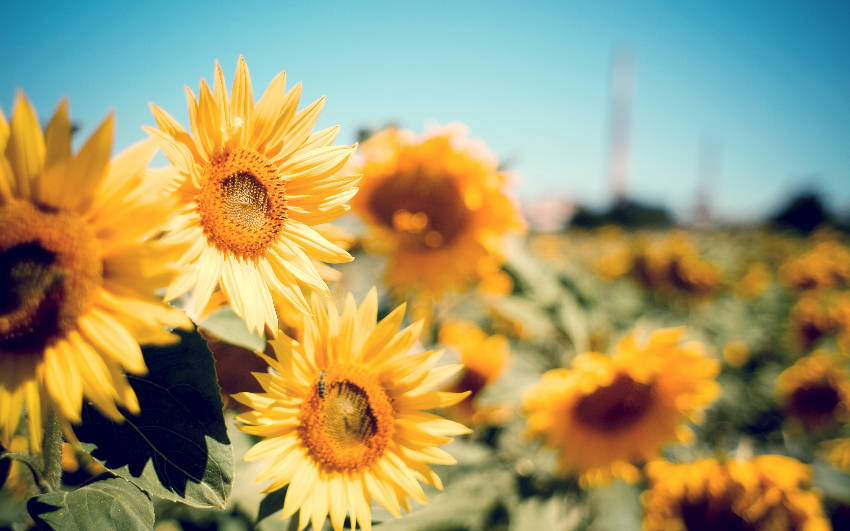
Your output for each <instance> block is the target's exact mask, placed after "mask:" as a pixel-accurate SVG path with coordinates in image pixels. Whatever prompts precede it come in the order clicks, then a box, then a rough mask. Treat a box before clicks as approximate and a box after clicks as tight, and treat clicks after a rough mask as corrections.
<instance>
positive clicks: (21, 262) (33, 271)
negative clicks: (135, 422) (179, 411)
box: [0, 94, 189, 452]
mask: <svg viewBox="0 0 850 531" xmlns="http://www.w3.org/2000/svg"><path fill="white" fill-rule="evenodd" d="M112 124H113V119H112V116H109V117H108V118H106V120H104V121H103V123H102V124H101V125H100V126H99V127H98V129H97V130H96V131H95V132H94V133H93V134H92V136H91V137H90V138H89V139H88V140H87V141H86V142H85V143H84V144H83V146H82V148H81V149H80V151H79V152H77V153H76V154H73V153H72V151H71V124H70V122H69V119H68V105H67V103H66V102H62V103H60V105H59V107H58V109H57V110H56V113H55V114H54V115H53V117H52V118H51V120H50V122H49V123H48V125H47V129H46V131H45V132H44V133H42V131H41V126H40V125H39V121H38V118H37V117H36V114H35V111H34V110H33V108H32V106H31V105H30V103H29V101H27V99H26V98H25V97H24V96H23V95H22V94H21V95H20V96H19V97H18V99H17V101H16V103H15V107H14V110H13V111H12V120H11V123H7V122H6V119H5V117H4V116H3V114H2V113H0V153H3V156H2V157H0V227H2V229H0V442H2V443H3V444H4V445H6V444H7V443H8V442H9V441H10V439H11V437H12V435H13V434H14V433H15V431H16V430H17V428H18V423H19V421H20V419H21V412H22V410H23V408H24V406H26V409H27V412H28V414H27V418H28V419H29V424H28V425H29V438H30V446H31V448H32V449H33V451H35V452H39V451H40V448H41V436H42V426H43V421H44V416H45V415H46V414H47V412H48V411H49V410H51V409H52V410H53V411H55V412H56V414H57V415H58V417H59V419H60V422H61V423H63V424H64V425H67V423H68V422H74V423H78V422H80V420H81V418H80V412H81V409H82V404H83V399H84V398H85V399H86V400H89V401H91V402H92V403H93V404H94V405H95V406H96V407H97V408H98V409H99V410H100V411H101V412H103V413H104V414H105V415H106V416H108V417H109V418H111V419H113V420H115V421H120V420H121V419H123V415H122V414H121V413H120V412H119V411H118V409H117V407H116V405H119V406H122V407H124V408H125V409H127V410H129V411H131V412H138V411H139V404H138V401H137V400H136V395H135V393H134V392H133V389H132V387H130V385H129V384H128V383H127V378H126V377H125V375H124V370H126V371H128V372H131V373H134V374H144V373H145V372H146V371H147V368H146V366H145V361H144V359H143V357H142V351H141V349H140V347H139V343H140V342H141V343H168V342H171V341H173V340H175V339H176V336H173V335H172V334H171V333H169V332H167V331H166V330H165V329H164V326H172V327H173V326H189V321H188V319H187V318H186V317H185V315H183V313H182V312H181V311H179V310H176V309H172V308H168V307H166V306H165V305H163V304H162V303H161V301H160V299H159V298H158V297H157V296H156V295H155V293H154V290H155V289H157V288H159V287H161V286H164V285H165V284H166V283H167V279H168V278H169V276H170V275H171V274H172V273H173V271H172V269H171V263H172V262H173V260H174V259H175V258H176V255H175V249H174V248H173V247H171V246H167V245H164V244H163V243H162V242H161V241H157V240H156V239H155V236H156V235H157V234H158V233H159V231H161V228H162V226H163V225H164V224H165V223H166V222H167V220H168V218H169V215H170V213H171V210H172V206H173V205H172V204H171V203H170V202H169V201H168V200H167V199H165V198H164V197H163V195H162V192H161V191H162V188H163V184H164V183H163V182H162V179H160V178H159V177H160V175H161V174H157V173H151V174H148V175H146V176H145V175H143V174H144V173H145V167H146V166H147V164H148V162H149V161H150V160H151V158H153V156H154V153H155V152H156V146H155V145H154V144H153V143H152V142H142V143H139V144H136V145H134V146H132V147H130V148H129V149H127V150H126V151H124V152H123V153H121V154H119V155H118V156H117V157H115V158H114V159H112V160H111V161H110V152H111V150H112V128H113V125H112ZM66 427H67V426H66Z"/></svg>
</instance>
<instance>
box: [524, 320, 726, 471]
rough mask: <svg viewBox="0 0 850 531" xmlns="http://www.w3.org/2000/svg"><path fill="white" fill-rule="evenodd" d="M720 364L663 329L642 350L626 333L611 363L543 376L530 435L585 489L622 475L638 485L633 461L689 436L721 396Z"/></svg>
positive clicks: (586, 362)
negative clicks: (555, 455)
mask: <svg viewBox="0 0 850 531" xmlns="http://www.w3.org/2000/svg"><path fill="white" fill-rule="evenodd" d="M718 369H719V366H718V363H717V362H716V361H714V360H711V359H708V358H706V357H705V355H704V353H703V347H702V344H700V343H698V342H688V343H682V329H680V328H672V329H664V330H658V331H655V332H653V333H652V334H650V336H649V338H648V339H647V341H646V342H645V343H644V344H639V343H638V341H637V334H636V333H634V332H632V333H630V334H629V335H627V336H626V337H625V338H624V339H623V340H622V341H621V342H620V344H619V345H618V346H617V348H616V351H615V354H614V355H613V356H611V357H609V356H605V355H602V354H597V353H586V354H581V355H579V356H577V357H576V358H575V359H574V360H573V363H572V368H570V369H555V370H552V371H549V372H547V373H546V374H544V375H543V378H542V379H541V380H540V382H539V383H538V384H537V385H536V386H535V387H534V388H532V389H531V390H530V391H529V392H528V393H527V395H526V397H525V399H524V407H525V410H526V411H527V413H528V430H529V434H530V435H534V436H541V437H543V438H544V442H545V444H546V445H547V446H549V447H551V448H555V449H557V450H558V451H559V457H560V459H559V462H560V468H561V470H562V471H563V472H565V473H569V472H577V473H579V474H581V480H582V481H583V482H584V483H589V484H593V483H597V482H602V481H606V480H608V479H610V478H611V477H613V476H621V477H624V478H625V479H627V480H636V479H637V477H638V472H637V469H636V468H635V467H634V466H633V465H632V463H633V462H637V461H644V460H648V459H652V458H654V457H656V456H657V454H658V452H659V450H660V449H661V447H662V446H664V445H665V444H667V443H670V442H673V441H676V440H680V441H684V440H687V438H688V437H689V436H690V431H689V430H688V429H687V428H686V426H685V425H684V423H685V422H687V421H688V420H690V421H693V422H698V421H700V420H701V414H702V411H703V410H704V409H705V408H706V407H707V406H708V405H709V404H710V403H711V402H712V401H713V400H714V399H715V398H716V397H717V395H718V393H719V389H720V388H719V386H718V384H717V383H716V382H715V381H714V378H715V376H716V375H717V373H718Z"/></svg>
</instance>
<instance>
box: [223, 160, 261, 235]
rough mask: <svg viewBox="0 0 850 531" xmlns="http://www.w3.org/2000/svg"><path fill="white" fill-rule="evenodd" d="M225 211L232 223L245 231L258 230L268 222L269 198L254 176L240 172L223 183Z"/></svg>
mask: <svg viewBox="0 0 850 531" xmlns="http://www.w3.org/2000/svg"><path fill="white" fill-rule="evenodd" d="M221 190H222V197H223V198H224V210H225V212H226V213H227V216H228V217H229V218H230V221H232V222H233V223H235V224H236V225H238V226H239V227H241V228H243V229H245V230H251V231H252V230H257V229H259V228H260V227H261V226H262V225H263V223H265V221H266V212H268V210H269V198H268V196H267V195H266V188H265V187H264V186H263V185H262V184H261V183H260V181H258V180H257V179H256V178H255V177H254V176H253V175H251V174H250V173H246V172H240V173H237V174H236V175H234V176H232V177H228V178H226V179H225V180H224V181H222V183H221Z"/></svg>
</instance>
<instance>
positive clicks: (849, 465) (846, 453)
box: [821, 437, 850, 472]
mask: <svg viewBox="0 0 850 531" xmlns="http://www.w3.org/2000/svg"><path fill="white" fill-rule="evenodd" d="M821 446H822V448H823V449H824V450H826V459H827V460H828V461H829V462H830V463H832V465H833V466H834V467H835V468H837V469H839V470H843V471H844V472H850V438H847V437H845V438H843V439H832V440H831V441H824V442H823V443H822V445H821Z"/></svg>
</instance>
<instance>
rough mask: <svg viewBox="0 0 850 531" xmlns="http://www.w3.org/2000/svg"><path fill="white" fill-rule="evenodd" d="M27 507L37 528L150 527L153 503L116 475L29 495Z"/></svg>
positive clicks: (152, 520)
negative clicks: (34, 495)
mask: <svg viewBox="0 0 850 531" xmlns="http://www.w3.org/2000/svg"><path fill="white" fill-rule="evenodd" d="M27 510H28V511H29V513H30V516H32V518H33V520H35V523H36V526H37V527H38V528H39V529H43V528H49V529H57V530H68V531H71V530H81V531H82V530H88V529H126V530H128V531H130V530H133V529H152V528H153V524H154V511H153V503H151V500H150V498H148V497H147V496H146V495H145V493H144V492H142V491H140V490H139V489H137V488H136V487H134V486H133V485H131V484H130V483H128V482H126V481H124V480H123V479H120V478H109V479H102V480H100V481H95V482H94V483H90V484H88V485H86V486H85V487H80V488H79V489H76V490H71V491H62V492H51V493H49V494H42V495H40V496H36V497H34V498H31V499H30V500H29V501H28V502H27Z"/></svg>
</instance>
